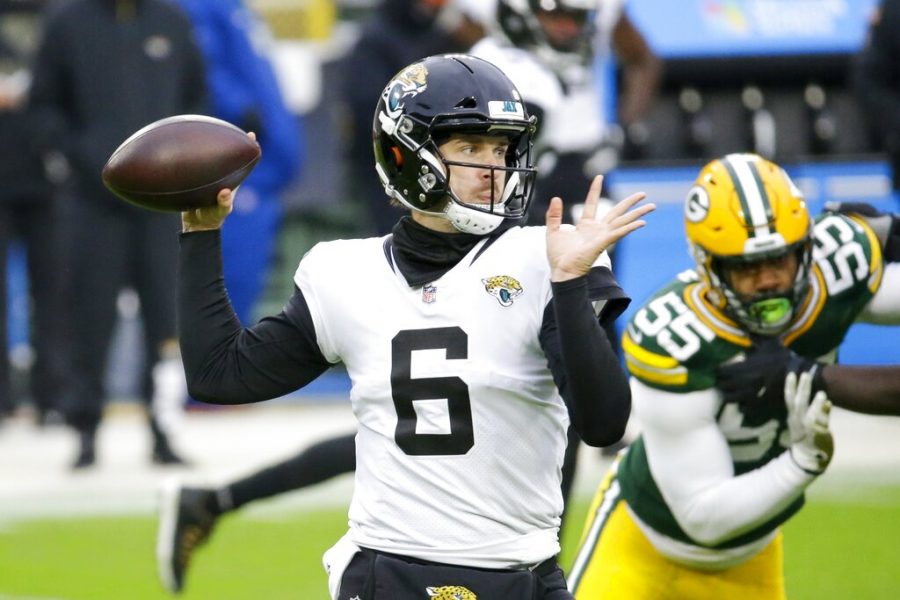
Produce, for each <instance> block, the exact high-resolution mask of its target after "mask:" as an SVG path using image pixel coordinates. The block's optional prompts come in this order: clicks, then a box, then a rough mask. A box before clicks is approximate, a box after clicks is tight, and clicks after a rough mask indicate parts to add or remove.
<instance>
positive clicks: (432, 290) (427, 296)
mask: <svg viewBox="0 0 900 600" xmlns="http://www.w3.org/2000/svg"><path fill="white" fill-rule="evenodd" d="M435 300H437V288H436V287H434V286H433V285H426V286H425V287H423V288H422V302H424V303H425V304H431V303H432V302H434V301H435Z"/></svg>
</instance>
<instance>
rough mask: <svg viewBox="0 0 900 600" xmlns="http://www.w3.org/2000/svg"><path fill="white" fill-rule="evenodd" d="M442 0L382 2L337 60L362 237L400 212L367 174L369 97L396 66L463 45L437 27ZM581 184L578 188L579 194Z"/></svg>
mask: <svg viewBox="0 0 900 600" xmlns="http://www.w3.org/2000/svg"><path fill="white" fill-rule="evenodd" d="M447 3H448V0H382V2H380V3H379V4H378V5H377V6H376V8H375V9H374V11H373V13H372V14H371V15H370V16H369V17H367V18H366V19H365V20H364V21H363V22H362V25H361V31H360V35H359V38H358V39H357V41H356V43H355V44H354V46H353V48H351V50H350V51H349V53H348V54H347V56H346V57H345V58H344V59H343V60H342V65H341V72H342V74H343V79H342V82H341V83H342V85H341V94H340V98H341V102H342V103H343V105H344V106H345V110H346V122H345V126H346V131H345V132H344V135H343V136H342V141H343V144H344V145H345V146H346V156H345V159H346V160H345V163H346V168H347V184H348V193H349V195H350V197H351V198H352V199H353V201H355V202H357V203H358V204H359V206H360V207H361V210H362V214H363V215H364V218H365V221H366V222H367V223H366V225H365V227H364V229H365V233H366V234H367V235H368V234H370V233H374V234H376V235H385V234H387V233H390V231H391V228H392V227H393V226H394V223H396V222H397V219H398V218H399V217H400V216H401V215H402V214H403V213H402V211H400V210H399V209H398V208H397V207H393V206H389V205H387V204H386V203H384V202H380V200H381V199H383V198H384V189H383V188H382V187H381V185H379V183H378V181H377V180H376V179H374V178H373V177H372V164H373V163H374V161H375V156H374V155H373V154H372V143H371V140H370V139H369V137H370V136H369V132H370V131H371V129H372V98H373V97H375V96H377V95H378V94H379V93H380V92H381V90H382V88H383V87H384V82H385V81H387V80H388V79H390V77H391V76H392V75H394V73H396V72H397V70H398V69H401V68H402V67H403V66H404V65H408V64H410V63H412V62H413V61H415V60H418V59H420V58H422V57H423V56H431V55H433V54H442V53H448V52H463V51H465V50H467V49H468V44H467V42H469V41H471V38H469V37H468V29H467V30H466V36H465V37H464V40H465V42H464V41H463V40H461V39H459V38H457V37H455V35H454V32H453V31H448V30H447V29H445V28H444V27H443V21H442V20H441V18H440V17H441V15H442V11H443V10H444V8H445V6H446V5H447ZM584 189H585V188H581V189H580V190H579V193H582V192H583V190H584Z"/></svg>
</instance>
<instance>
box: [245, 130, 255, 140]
mask: <svg viewBox="0 0 900 600" xmlns="http://www.w3.org/2000/svg"><path fill="white" fill-rule="evenodd" d="M247 137H249V138H250V139H251V140H253V141H254V142H255V141H256V132H255V131H248V132H247Z"/></svg>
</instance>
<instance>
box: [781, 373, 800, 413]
mask: <svg viewBox="0 0 900 600" xmlns="http://www.w3.org/2000/svg"><path fill="white" fill-rule="evenodd" d="M796 395H797V374H796V373H794V372H793V371H791V372H790V373H788V374H787V377H785V378H784V401H785V403H786V404H787V405H788V410H790V409H791V404H793V400H794V396H796Z"/></svg>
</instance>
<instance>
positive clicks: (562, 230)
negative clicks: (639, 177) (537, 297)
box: [547, 175, 656, 281]
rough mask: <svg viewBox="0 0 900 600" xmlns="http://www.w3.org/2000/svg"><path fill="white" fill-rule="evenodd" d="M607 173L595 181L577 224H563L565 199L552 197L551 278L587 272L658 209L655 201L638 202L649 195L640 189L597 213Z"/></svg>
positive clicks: (549, 227) (549, 213) (549, 232)
mask: <svg viewBox="0 0 900 600" xmlns="http://www.w3.org/2000/svg"><path fill="white" fill-rule="evenodd" d="M602 186H603V176H602V175H598V176H596V177H595V178H594V181H593V182H591V188H590V190H589V191H588V195H587V198H586V199H585V201H584V212H583V213H582V214H581V218H580V219H578V223H577V224H576V225H575V227H564V226H562V215H563V202H562V199H560V198H558V197H557V198H553V199H552V200H551V201H550V208H549V209H548V210H547V260H548V261H549V262H550V279H551V280H552V281H566V280H568V279H575V278H576V277H581V276H583V275H587V273H588V271H590V270H591V267H592V266H593V264H594V262H595V261H596V260H597V257H599V256H600V253H601V252H603V251H604V250H606V249H607V248H608V247H609V246H612V245H613V244H615V243H616V242H617V241H619V240H620V239H622V238H623V237H625V236H626V235H628V234H629V233H631V232H632V231H635V230H636V229H640V228H641V227H643V226H644V225H646V224H647V223H646V221H644V220H643V218H642V217H644V216H645V215H646V214H648V213H650V212H651V211H653V210H655V209H656V205H655V204H652V203H651V204H643V205H641V206H637V207H636V205H637V203H638V202H640V201H641V200H643V199H644V198H645V197H646V194H644V193H643V192H639V193H637V194H632V195H631V196H629V197H627V198H625V199H624V200H622V201H621V202H619V203H618V204H616V205H615V206H613V207H612V208H611V209H610V210H609V211H608V212H607V213H606V214H604V215H602V216H600V217H598V216H597V204H598V202H599V201H600V189H601V188H602Z"/></svg>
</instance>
